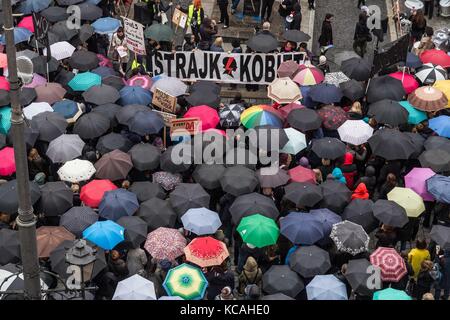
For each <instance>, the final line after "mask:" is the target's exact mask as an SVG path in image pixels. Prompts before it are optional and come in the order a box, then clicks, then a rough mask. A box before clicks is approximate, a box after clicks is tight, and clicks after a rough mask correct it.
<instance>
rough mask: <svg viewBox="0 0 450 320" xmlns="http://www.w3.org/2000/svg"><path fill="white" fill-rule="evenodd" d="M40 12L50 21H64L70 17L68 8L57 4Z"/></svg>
mask: <svg viewBox="0 0 450 320" xmlns="http://www.w3.org/2000/svg"><path fill="white" fill-rule="evenodd" d="M40 14H41V15H42V16H43V17H44V18H46V19H47V20H48V21H49V22H58V21H64V20H67V18H68V17H69V14H68V13H67V12H66V8H61V7H57V6H53V7H48V8H47V9H44V10H42V11H41V12H40Z"/></svg>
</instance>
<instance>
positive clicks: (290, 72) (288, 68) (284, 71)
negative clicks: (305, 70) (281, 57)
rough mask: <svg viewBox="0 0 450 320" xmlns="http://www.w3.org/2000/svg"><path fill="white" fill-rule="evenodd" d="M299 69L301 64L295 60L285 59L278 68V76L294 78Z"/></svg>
mask: <svg viewBox="0 0 450 320" xmlns="http://www.w3.org/2000/svg"><path fill="white" fill-rule="evenodd" d="M298 71H299V64H298V63H297V62H295V61H294V60H287V61H283V62H282V63H281V64H280V66H279V67H278V69H277V74H278V77H280V78H284V77H288V78H292V77H294V76H295V75H296V74H297V72H298Z"/></svg>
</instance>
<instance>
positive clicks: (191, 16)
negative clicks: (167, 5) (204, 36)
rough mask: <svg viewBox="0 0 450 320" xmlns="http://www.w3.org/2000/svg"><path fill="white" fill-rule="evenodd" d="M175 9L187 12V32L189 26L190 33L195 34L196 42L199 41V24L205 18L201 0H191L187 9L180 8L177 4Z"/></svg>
mask: <svg viewBox="0 0 450 320" xmlns="http://www.w3.org/2000/svg"><path fill="white" fill-rule="evenodd" d="M177 9H179V10H181V11H183V12H184V13H187V15H188V19H187V23H186V25H187V26H188V30H187V32H188V33H189V28H191V31H192V34H194V35H195V39H196V42H197V43H198V42H199V41H200V26H201V25H202V23H203V20H204V19H205V10H204V9H203V6H202V1H201V0H193V1H192V3H191V4H190V5H189V6H188V8H187V9H185V8H182V7H181V6H180V5H177Z"/></svg>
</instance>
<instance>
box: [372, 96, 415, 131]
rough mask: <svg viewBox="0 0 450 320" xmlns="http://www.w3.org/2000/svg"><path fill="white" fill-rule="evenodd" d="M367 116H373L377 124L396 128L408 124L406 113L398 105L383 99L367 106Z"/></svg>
mask: <svg viewBox="0 0 450 320" xmlns="http://www.w3.org/2000/svg"><path fill="white" fill-rule="evenodd" d="M368 114H369V115H370V116H374V117H375V120H377V122H378V123H383V124H389V125H391V126H393V127H397V126H398V125H400V124H405V123H407V122H408V115H409V113H408V111H407V110H406V109H405V108H403V107H402V106H401V105H400V103H398V102H396V101H393V100H388V99H383V100H379V101H377V102H375V103H372V104H371V105H370V106H369V111H368Z"/></svg>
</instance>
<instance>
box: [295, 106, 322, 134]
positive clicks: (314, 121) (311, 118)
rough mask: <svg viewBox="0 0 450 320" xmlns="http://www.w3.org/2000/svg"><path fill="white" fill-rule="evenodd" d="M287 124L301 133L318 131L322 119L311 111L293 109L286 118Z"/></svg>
mask: <svg viewBox="0 0 450 320" xmlns="http://www.w3.org/2000/svg"><path fill="white" fill-rule="evenodd" d="M287 121H288V123H289V124H290V125H291V126H292V127H293V128H295V129H297V130H300V131H302V132H306V131H310V130H316V129H319V128H320V126H321V125H322V119H321V118H320V116H319V114H318V113H317V112H316V111H314V110H312V109H306V108H303V109H294V110H292V111H291V112H289V114H288V116H287Z"/></svg>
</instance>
